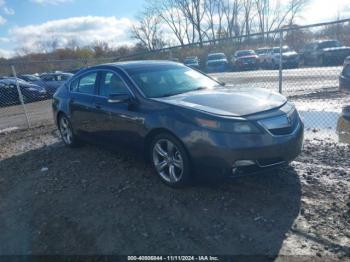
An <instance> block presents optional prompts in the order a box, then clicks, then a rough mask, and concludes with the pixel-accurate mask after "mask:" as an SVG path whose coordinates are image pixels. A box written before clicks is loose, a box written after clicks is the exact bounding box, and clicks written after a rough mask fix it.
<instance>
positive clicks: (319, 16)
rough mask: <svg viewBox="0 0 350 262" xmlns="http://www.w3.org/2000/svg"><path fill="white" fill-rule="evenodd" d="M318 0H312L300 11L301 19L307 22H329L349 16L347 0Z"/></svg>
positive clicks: (349, 9) (349, 7) (349, 10)
mask: <svg viewBox="0 0 350 262" xmlns="http://www.w3.org/2000/svg"><path fill="white" fill-rule="evenodd" d="M331 2H332V3H330V2H329V1H320V0H312V1H311V2H310V4H309V5H308V7H307V8H306V9H305V10H304V12H302V16H303V18H304V19H303V20H304V21H307V23H319V22H329V21H333V20H336V19H337V18H338V16H339V17H340V18H341V19H344V18H349V17H350V6H349V0H332V1H331Z"/></svg>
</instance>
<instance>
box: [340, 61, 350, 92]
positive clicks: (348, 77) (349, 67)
mask: <svg viewBox="0 0 350 262" xmlns="http://www.w3.org/2000/svg"><path fill="white" fill-rule="evenodd" d="M339 87H340V89H341V90H343V91H347V92H350V56H349V57H348V58H346V59H345V61H344V68H343V71H342V72H341V75H340V77H339Z"/></svg>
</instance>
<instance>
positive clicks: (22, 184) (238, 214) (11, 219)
mask: <svg viewBox="0 0 350 262" xmlns="http://www.w3.org/2000/svg"><path fill="white" fill-rule="evenodd" d="M122 151H123V150H121V149H120V150H115V151H113V152H111V151H108V150H105V149H103V148H100V147H96V146H91V145H87V146H83V147H81V148H78V149H69V148H66V147H64V146H63V145H62V144H61V143H56V144H53V145H51V146H46V147H43V148H40V149H37V150H33V151H29V152H27V153H24V154H22V155H19V156H13V157H11V158H8V159H6V160H2V161H0V174H1V175H0V199H1V202H0V230H1V234H0V243H2V244H1V245H0V255H11V254H17V255H18V254H21V255H26V254H50V255H54V254H66V255H67V254H80V255H89V254H94V255H96V254H108V255H111V254H129V255H130V254H142V255H147V254H157V255H159V254H163V255H169V254H173V255H180V254H216V255H268V256H272V257H273V256H276V255H277V254H278V253H279V251H280V249H281V246H282V244H283V241H284V240H285V238H286V234H287V233H288V232H289V231H290V229H291V227H292V225H293V222H294V220H295V219H296V217H297V216H298V214H299V208H300V198H301V185H300V181H299V177H298V174H297V173H296V171H295V170H294V169H293V168H291V167H288V168H284V169H279V170H272V171H266V172H265V173H262V174H259V175H254V176H248V177H242V178H237V179H234V180H227V179H226V180H221V181H220V182H218V183H200V184H198V185H195V186H190V187H187V188H184V189H172V188H169V187H167V186H165V185H164V184H162V183H161V182H160V180H159V179H158V178H157V177H156V176H155V174H154V172H153V170H152V169H151V168H150V167H149V166H148V165H147V164H146V163H145V162H144V161H142V160H140V158H138V157H135V155H133V154H129V153H128V154H125V153H124V152H122Z"/></svg>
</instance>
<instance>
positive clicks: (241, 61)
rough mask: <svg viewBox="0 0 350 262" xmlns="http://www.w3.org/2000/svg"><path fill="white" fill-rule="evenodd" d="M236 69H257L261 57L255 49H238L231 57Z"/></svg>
mask: <svg viewBox="0 0 350 262" xmlns="http://www.w3.org/2000/svg"><path fill="white" fill-rule="evenodd" d="M231 63H232V67H233V69H234V70H247V69H253V70H256V69H258V68H259V57H258V55H257V54H256V53H255V51H253V50H239V51H236V52H235V54H234V55H233V57H232V59H231Z"/></svg>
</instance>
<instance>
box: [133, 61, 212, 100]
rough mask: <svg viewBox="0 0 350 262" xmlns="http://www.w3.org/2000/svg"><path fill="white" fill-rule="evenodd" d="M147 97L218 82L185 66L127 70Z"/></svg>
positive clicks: (163, 95) (203, 87) (183, 91)
mask: <svg viewBox="0 0 350 262" xmlns="http://www.w3.org/2000/svg"><path fill="white" fill-rule="evenodd" d="M127 71H128V73H129V75H130V77H131V78H132V79H133V80H134V81H135V82H136V84H137V85H138V86H139V88H140V89H141V90H142V92H143V93H144V94H145V95H146V96H147V97H149V98H157V97H166V96H172V95H177V94H182V93H186V92H191V91H195V90H199V89H213V88H214V87H217V86H219V84H218V83H217V82H216V81H214V80H212V79H210V78H209V77H207V76H205V75H203V74H201V73H199V72H197V71H195V70H192V69H189V68H187V67H178V66H169V67H165V68H164V66H162V67H158V66H157V67H154V68H142V69H129V70H127Z"/></svg>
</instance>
